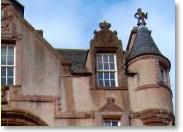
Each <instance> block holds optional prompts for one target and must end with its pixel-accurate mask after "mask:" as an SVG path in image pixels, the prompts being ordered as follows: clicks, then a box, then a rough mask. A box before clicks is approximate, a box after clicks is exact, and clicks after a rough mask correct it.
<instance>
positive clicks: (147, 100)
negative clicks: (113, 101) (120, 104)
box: [126, 25, 174, 126]
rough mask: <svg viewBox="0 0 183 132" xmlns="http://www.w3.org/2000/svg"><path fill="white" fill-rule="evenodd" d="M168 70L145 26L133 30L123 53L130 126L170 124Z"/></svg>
mask: <svg viewBox="0 0 183 132" xmlns="http://www.w3.org/2000/svg"><path fill="white" fill-rule="evenodd" d="M170 67H171V64H170V61H169V60H168V59H167V58H166V57H165V56H163V55H162V53H161V52H160V51H159V49H158V47H157V46H156V44H155V42H154V40H153V38H152V37H151V31H150V30H148V28H147V27H145V25H140V26H138V27H134V28H133V30H132V31H131V34H130V39H129V42H128V46H127V53H126V72H127V74H128V86H129V87H128V89H129V101H130V102H129V107H130V108H129V109H130V125H132V126H136V125H137V126H141V125H172V123H173V119H174V118H173V108H172V91H171V88H170V80H169V71H170Z"/></svg>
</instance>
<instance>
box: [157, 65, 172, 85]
mask: <svg viewBox="0 0 183 132" xmlns="http://www.w3.org/2000/svg"><path fill="white" fill-rule="evenodd" d="M159 74H160V75H159V76H160V82H161V83H164V84H165V85H167V86H169V85H170V81H169V75H168V71H167V70H166V69H165V68H164V67H162V66H161V65H160V73H159Z"/></svg>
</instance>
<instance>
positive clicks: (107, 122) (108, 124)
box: [103, 121, 111, 126]
mask: <svg viewBox="0 0 183 132" xmlns="http://www.w3.org/2000/svg"><path fill="white" fill-rule="evenodd" d="M103 124H104V126H111V122H110V121H104V123H103Z"/></svg>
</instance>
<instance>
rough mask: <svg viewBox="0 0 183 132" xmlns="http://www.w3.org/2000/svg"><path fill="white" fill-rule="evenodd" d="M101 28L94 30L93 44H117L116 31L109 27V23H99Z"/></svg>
mask: <svg viewBox="0 0 183 132" xmlns="http://www.w3.org/2000/svg"><path fill="white" fill-rule="evenodd" d="M99 27H100V29H101V30H99V31H96V30H95V31H94V34H95V36H94V38H93V40H92V42H93V43H94V45H104V46H106V45H115V44H118V38H117V32H116V31H111V30H109V28H110V27H111V24H110V23H107V22H106V21H104V22H103V23H100V24H99Z"/></svg>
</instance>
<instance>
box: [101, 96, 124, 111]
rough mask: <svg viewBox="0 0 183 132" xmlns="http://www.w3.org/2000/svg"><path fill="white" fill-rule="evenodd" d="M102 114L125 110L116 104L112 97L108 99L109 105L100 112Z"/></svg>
mask: <svg viewBox="0 0 183 132" xmlns="http://www.w3.org/2000/svg"><path fill="white" fill-rule="evenodd" d="M99 111H100V112H122V111H123V110H122V109H121V108H120V107H119V106H117V105H116V104H115V100H114V98H112V97H109V98H108V99H107V103H106V104H105V105H104V106H103V107H102V108H101V109H100V110H99Z"/></svg>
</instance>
